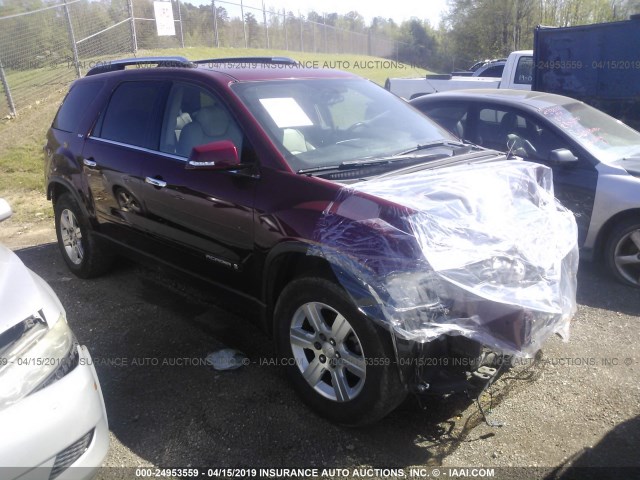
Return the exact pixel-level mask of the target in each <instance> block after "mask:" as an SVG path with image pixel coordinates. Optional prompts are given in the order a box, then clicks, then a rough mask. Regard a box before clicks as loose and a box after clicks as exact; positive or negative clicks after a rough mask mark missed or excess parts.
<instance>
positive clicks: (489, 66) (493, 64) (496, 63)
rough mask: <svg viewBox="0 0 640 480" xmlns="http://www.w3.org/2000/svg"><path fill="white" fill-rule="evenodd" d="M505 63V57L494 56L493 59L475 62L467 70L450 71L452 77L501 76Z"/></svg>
mask: <svg viewBox="0 0 640 480" xmlns="http://www.w3.org/2000/svg"><path fill="white" fill-rule="evenodd" d="M506 64H507V59H506V58H496V59H493V60H483V61H480V62H476V63H474V64H473V65H471V67H469V70H458V71H455V72H451V76H452V77H456V76H457V77H497V78H500V77H502V72H503V71H504V67H505V65H506Z"/></svg>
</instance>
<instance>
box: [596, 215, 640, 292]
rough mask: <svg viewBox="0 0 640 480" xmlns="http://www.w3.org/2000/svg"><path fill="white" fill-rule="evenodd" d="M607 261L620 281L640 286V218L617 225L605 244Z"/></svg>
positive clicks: (609, 267) (611, 270) (610, 269)
mask: <svg viewBox="0 0 640 480" xmlns="http://www.w3.org/2000/svg"><path fill="white" fill-rule="evenodd" d="M604 254H605V262H606V265H607V268H608V269H609V271H610V272H611V273H612V274H613V276H614V277H615V278H616V279H617V280H618V281H620V282H622V283H625V284H627V285H631V286H632V287H636V288H640V220H637V219H628V220H626V221H623V222H621V223H619V224H618V225H616V226H615V227H614V229H613V230H612V231H611V234H610V235H609V238H608V239H607V243H606V245H605V253H604Z"/></svg>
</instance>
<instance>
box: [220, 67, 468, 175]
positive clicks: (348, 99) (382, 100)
mask: <svg viewBox="0 0 640 480" xmlns="http://www.w3.org/2000/svg"><path fill="white" fill-rule="evenodd" d="M232 88H233V89H234V91H235V92H236V93H237V94H238V96H239V97H240V98H241V99H242V101H243V102H244V103H245V105H246V106H247V108H248V109H249V110H251V112H252V113H253V115H254V116H255V117H256V119H257V120H258V121H259V122H260V124H261V125H262V127H263V128H264V130H265V131H266V132H267V134H268V135H269V136H270V137H271V140H272V141H273V142H274V144H275V145H276V146H277V147H278V149H279V150H280V151H281V152H282V154H283V155H284V157H285V158H286V159H287V162H288V163H289V165H290V166H291V168H292V169H293V170H295V171H300V170H308V169H317V168H323V167H330V166H338V165H340V164H344V163H345V162H350V161H359V160H366V159H375V158H380V157H387V156H392V155H397V154H401V153H403V152H409V151H412V150H415V149H416V148H418V147H419V146H424V145H425V144H429V143H433V142H438V141H440V142H442V141H445V142H447V141H451V142H454V143H455V142H456V141H457V139H456V138H455V137H453V136H452V135H451V134H450V133H448V132H447V131H446V130H444V129H442V128H441V127H439V126H437V125H436V124H434V123H433V122H431V121H430V120H428V119H427V118H426V117H424V116H423V115H421V114H420V113H418V112H417V111H415V110H414V109H413V108H412V107H410V106H409V105H407V104H406V103H405V102H404V101H403V100H401V99H399V98H398V97H396V96H395V95H392V94H390V93H389V92H387V91H386V90H384V89H383V88H381V87H379V86H377V85H375V84H373V83H371V82H369V81H367V80H363V79H321V80H318V79H310V80H308V79H293V80H282V81H268V82H247V83H237V84H235V85H233V87H232Z"/></svg>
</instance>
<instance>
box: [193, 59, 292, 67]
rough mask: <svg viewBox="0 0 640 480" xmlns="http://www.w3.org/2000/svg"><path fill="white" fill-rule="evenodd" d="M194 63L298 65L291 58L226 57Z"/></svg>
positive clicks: (195, 61)
mask: <svg viewBox="0 0 640 480" xmlns="http://www.w3.org/2000/svg"><path fill="white" fill-rule="evenodd" d="M193 63H197V64H200V65H201V64H205V63H265V64H278V65H296V64H297V63H298V62H296V61H295V60H294V59H293V58H290V57H226V58H206V59H202V60H194V62H193Z"/></svg>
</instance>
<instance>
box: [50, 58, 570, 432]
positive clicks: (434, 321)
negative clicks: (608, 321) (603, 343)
mask: <svg viewBox="0 0 640 480" xmlns="http://www.w3.org/2000/svg"><path fill="white" fill-rule="evenodd" d="M140 64H145V65H147V66H149V67H151V68H135V67H138V66H139V65H140ZM44 153H45V172H46V185H47V196H48V198H50V199H51V200H52V202H53V206H54V214H55V225H56V233H57V237H58V243H59V246H60V251H61V253H62V256H63V258H64V260H65V262H66V263H67V266H68V267H69V269H70V270H71V271H72V272H73V273H75V274H76V275H78V276H79V277H82V278H88V277H92V276H95V275H98V274H101V273H104V272H105V271H107V270H108V268H109V266H110V262H111V260H112V259H113V255H114V253H116V252H122V253H126V254H128V255H131V256H133V257H134V258H138V259H139V258H141V257H146V258H147V259H150V260H151V261H156V262H162V263H163V264H167V263H168V264H170V265H172V266H174V267H177V268H179V269H180V270H181V271H183V272H188V273H190V274H192V275H194V276H195V277H197V278H198V279H200V280H201V281H203V282H210V283H211V284H214V285H216V286H217V287H219V288H222V289H224V290H225V291H226V292H227V297H228V298H230V299H235V300H237V302H238V303H239V304H242V305H245V306H247V308H252V309H253V310H254V311H255V312H257V313H258V315H257V316H256V317H257V318H260V319H261V321H262V326H263V328H264V329H265V330H266V331H267V332H268V333H270V334H272V335H273V337H274V339H275V344H276V348H277V351H278V352H279V354H280V356H281V357H282V359H283V362H282V365H283V366H284V367H285V368H286V370H287V372H288V374H289V377H290V379H291V382H292V383H293V385H294V387H295V389H296V390H297V392H298V394H299V395H300V397H302V399H303V400H304V401H305V402H306V403H307V404H308V405H310V406H311V407H312V408H313V409H315V410H316V411H317V412H319V413H320V414H321V415H323V416H325V417H327V418H329V419H331V420H333V421H336V422H339V423H343V424H350V425H361V424H364V423H369V422H373V421H375V420H377V419H379V418H381V417H382V416H384V415H386V414H387V413H389V412H390V411H391V410H393V409H394V408H395V407H396V406H397V405H398V404H399V403H400V402H401V401H402V400H403V399H404V398H405V396H406V395H407V393H408V392H412V393H416V394H434V395H438V394H440V395H441V394H449V393H452V392H456V391H457V392H468V393H469V392H472V391H476V392H478V391H480V390H481V389H482V388H484V387H485V386H486V385H488V383H490V382H492V381H494V380H495V379H496V378H497V377H498V375H499V372H500V371H501V366H502V365H504V362H502V363H501V362H500V360H501V359H502V358H503V355H504V354H505V353H507V352H508V353H509V354H514V355H531V354H534V353H535V350H537V349H538V348H540V345H541V344H542V343H543V342H544V340H545V339H546V338H548V337H549V336H550V335H552V334H553V333H566V331H567V329H568V325H569V320H570V318H571V317H572V315H573V313H574V311H575V273H576V271H575V268H576V264H575V259H576V257H577V245H576V234H575V221H574V220H573V217H572V216H571V214H570V213H569V212H568V211H566V210H565V209H564V208H562V207H561V206H559V205H556V203H555V200H554V199H553V196H552V195H551V194H550V193H549V192H548V190H547V187H548V186H549V184H550V182H546V181H545V180H544V179H545V178H548V177H549V174H550V171H549V169H547V168H545V167H541V166H537V165H536V166H533V165H531V164H524V162H519V161H518V162H510V161H507V160H506V159H505V156H504V155H503V154H500V153H497V152H494V151H488V150H485V149H481V148H478V147H474V146H470V145H464V144H463V143H461V142H459V141H458V140H457V139H456V138H455V137H454V136H453V135H451V134H450V133H448V132H447V131H446V130H445V129H443V128H441V127H439V126H438V125H437V124H435V123H434V122H432V121H431V120H429V119H427V118H426V117H424V116H423V115H421V114H419V113H418V112H417V111H415V110H414V109H412V108H411V107H410V106H409V105H408V104H407V103H406V102H405V101H403V100H401V99H399V98H398V97H396V96H394V95H392V94H390V93H389V92H387V91H385V90H384V89H382V88H380V87H379V86H377V85H375V84H373V83H372V82H369V81H367V80H365V79H362V78H360V77H357V76H355V75H352V74H350V73H346V72H340V71H336V70H322V69H304V68H300V66H299V65H297V64H296V63H295V62H294V61H293V60H291V59H286V58H240V59H212V60H201V61H197V62H191V61H189V60H187V59H185V58H181V57H173V58H163V57H156V58H142V59H140V58H138V59H124V60H119V61H113V62H110V63H107V64H105V65H104V66H100V67H96V68H94V69H92V70H90V71H89V72H88V73H87V76H86V77H85V78H82V79H80V80H77V81H76V82H74V84H73V85H72V86H71V89H70V91H69V93H68V95H67V97H66V98H65V100H64V102H63V104H62V106H61V107H60V110H59V111H58V113H57V115H56V117H55V119H54V121H53V124H52V126H51V128H50V129H49V131H48V134H47V143H46V146H45V152H44ZM478 178H487V179H488V180H487V181H488V182H489V184H490V185H489V184H487V185H484V184H483V183H480V184H478ZM516 179H517V181H516ZM513 185H527V186H528V189H527V195H526V196H523V194H522V190H520V189H516V190H512V186H513ZM508 199H510V200H509V201H510V202H511V204H512V208H511V209H510V210H509V211H507V212H505V211H504V210H503V209H502V208H501V207H500V208H499V209H498V208H496V206H497V205H500V204H501V202H504V201H507V200H508ZM469 204H472V205H473V208H472V209H467V208H465V205H469ZM497 213H499V215H498V214H497ZM522 222H525V223H526V225H527V235H526V236H524V237H523V236H522V235H520V232H522V231H523V230H524V228H523V227H522ZM452 225H456V228H455V229H452V228H451V227H452ZM464 225H466V228H463V226H464ZM550 225H553V228H552V229H551V230H550ZM514 229H515V232H513V230H514ZM447 232H449V233H447ZM507 232H512V233H513V235H508V234H507ZM502 235H504V236H506V238H504V239H501V236H502ZM452 236H453V237H456V238H452ZM485 242H486V245H485V244H484V243H485ZM531 242H534V243H535V245H534V246H531ZM525 291H526V293H523V292H525ZM496 299H498V300H496ZM532 350H533V351H532ZM451 357H456V358H459V359H460V358H463V359H464V361H460V362H457V363H455V365H454V363H453V361H451V362H449V361H448V359H449V358H451ZM434 358H437V359H440V360H441V361H438V362H436V361H435V360H434ZM429 360H431V362H430V363H429ZM425 365H427V367H425ZM478 389H479V390H478Z"/></svg>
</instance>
